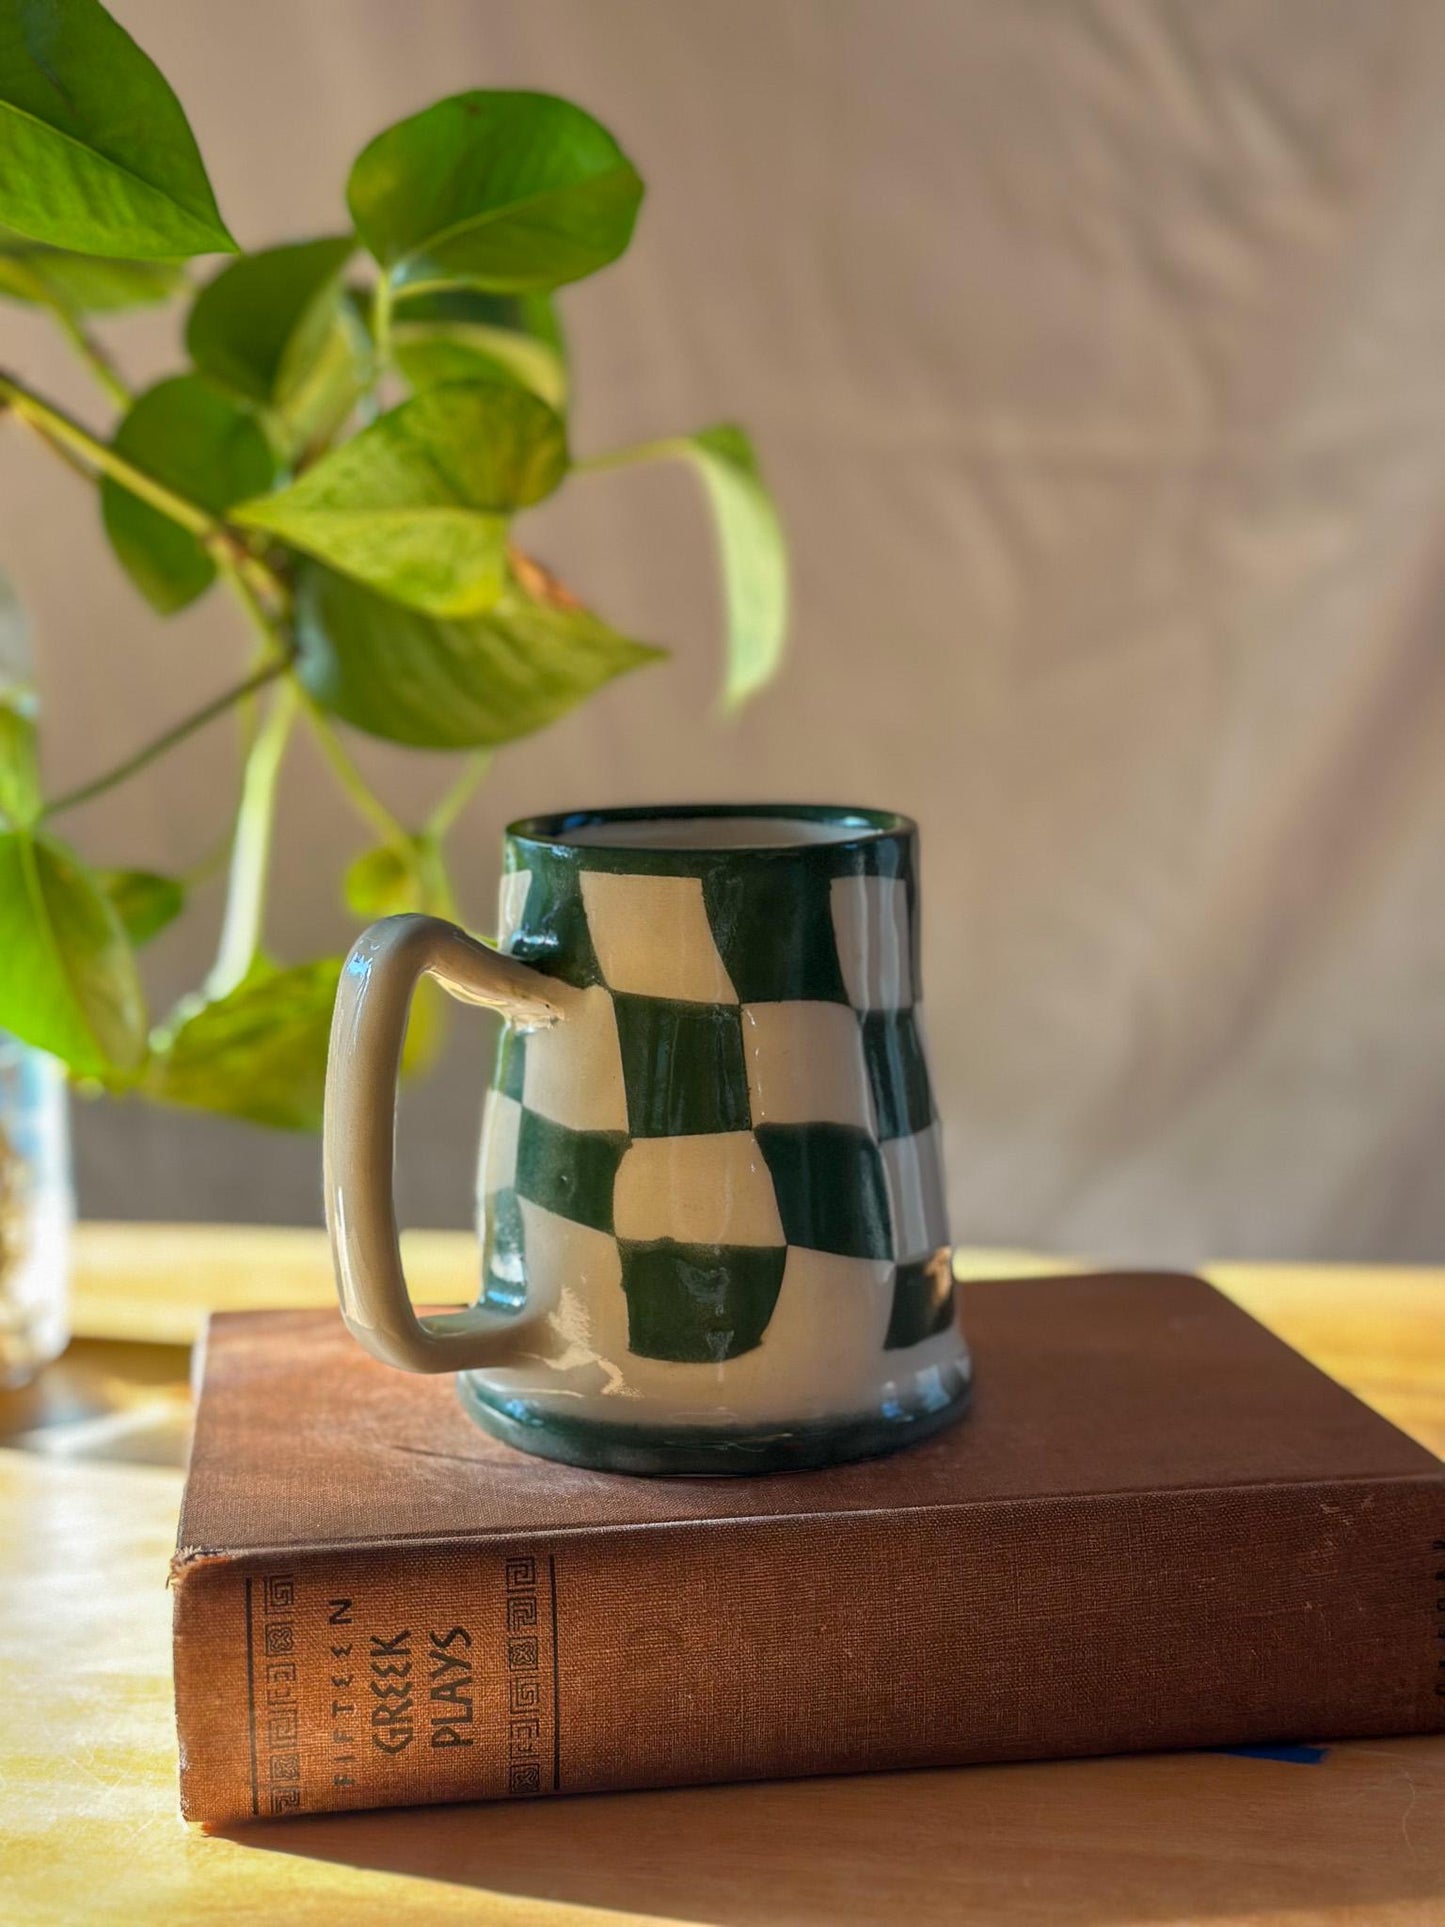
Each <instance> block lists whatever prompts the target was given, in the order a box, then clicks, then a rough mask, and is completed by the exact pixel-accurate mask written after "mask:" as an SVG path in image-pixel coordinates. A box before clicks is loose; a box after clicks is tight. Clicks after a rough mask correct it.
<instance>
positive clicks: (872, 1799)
mask: <svg viewBox="0 0 1445 1927" xmlns="http://www.w3.org/2000/svg"><path fill="white" fill-rule="evenodd" d="M411 1258H412V1263H413V1278H414V1283H415V1285H416V1289H417V1292H418V1296H421V1297H426V1298H429V1299H432V1300H446V1299H448V1298H462V1297H465V1296H468V1295H469V1290H468V1287H469V1283H470V1280H471V1278H472V1276H473V1274H474V1267H475V1254H474V1249H473V1246H472V1243H471V1241H470V1240H469V1239H467V1238H464V1237H460V1236H453V1235H451V1234H443V1233H433V1234H427V1235H425V1236H422V1237H420V1238H418V1239H416V1240H414V1241H413V1250H412V1252H411ZM965 1268H966V1269H967V1270H970V1271H971V1272H972V1273H973V1275H975V1276H978V1275H984V1274H991V1275H996V1276H997V1275H1008V1274H1013V1273H1018V1274H1019V1275H1020V1276H1021V1279H1022V1277H1023V1276H1024V1275H1025V1274H1026V1273H1027V1272H1029V1271H1030V1270H1039V1269H1048V1268H1056V1266H1048V1265H1044V1264H1041V1263H1039V1262H1038V1261H1032V1260H1029V1259H1027V1258H1024V1257H1022V1256H1021V1255H1020V1254H1016V1253H1010V1254H1006V1253H973V1254H969V1260H968V1264H967V1266H966V1267H965ZM1208 1271H1209V1275H1210V1276H1211V1277H1213V1278H1214V1279H1215V1281H1216V1282H1217V1283H1219V1284H1220V1285H1221V1286H1222V1287H1223V1288H1224V1289H1225V1290H1227V1291H1228V1292H1229V1293H1230V1295H1231V1296H1233V1297H1235V1298H1237V1299H1238V1300H1239V1301H1240V1302H1241V1303H1243V1304H1244V1305H1245V1306H1246V1307H1247V1308H1248V1309H1249V1310H1251V1311H1252V1312H1254V1313H1255V1315H1256V1316H1258V1317H1260V1318H1262V1319H1263V1320H1264V1322H1265V1323H1267V1324H1269V1325H1271V1326H1272V1327H1273V1328H1274V1329H1275V1330H1277V1331H1278V1332H1279V1333H1280V1334H1281V1335H1282V1336H1283V1337H1285V1338H1287V1339H1288V1340H1289V1341H1290V1342H1291V1343H1293V1344H1295V1345H1297V1346H1299V1348H1300V1349H1301V1350H1303V1351H1305V1352H1306V1353H1308V1355H1309V1356H1310V1357H1312V1358H1314V1359H1315V1361H1316V1362H1317V1363H1318V1364H1320V1365H1322V1366H1323V1367H1324V1368H1325V1369H1326V1370H1327V1371H1330V1372H1332V1373H1334V1375H1335V1376H1336V1377H1338V1378H1340V1379H1342V1380H1343V1381H1344V1382H1345V1383H1346V1384H1348V1385H1350V1386H1351V1387H1352V1389H1354V1390H1355V1391H1356V1392H1358V1393H1359V1394H1360V1396H1362V1397H1363V1398H1366V1399H1367V1400H1368V1401H1369V1402H1370V1403H1371V1404H1373V1405H1375V1406H1376V1407H1377V1408H1378V1409H1379V1410H1380V1411H1382V1412H1384V1413H1385V1414H1386V1416H1387V1417H1390V1418H1392V1419H1393V1420H1394V1421H1395V1423H1396V1424H1398V1425H1400V1426H1402V1427H1403V1428H1404V1429H1405V1430H1406V1431H1409V1432H1411V1433H1413V1434H1414V1435H1415V1436H1416V1437H1417V1438H1420V1439H1421V1440H1423V1441H1424V1442H1425V1443H1426V1444H1428V1445H1430V1446H1431V1447H1432V1448H1433V1449H1434V1450H1436V1451H1437V1452H1445V1272H1424V1271H1402V1270H1393V1271H1392V1270H1386V1269H1361V1268H1346V1267H1312V1266H1293V1267H1281V1266H1264V1265H1260V1266H1248V1265H1219V1266H1210V1267H1208ZM1020 1289H1021V1290H1026V1289H1027V1284H1026V1283H1024V1282H1021V1283H1020ZM330 1293H331V1286H330V1277H329V1269H328V1265H327V1261H326V1256H325V1251H324V1246H323V1243H322V1241H321V1239H320V1236H319V1234H315V1233H312V1232H304V1231H243V1230H232V1229H227V1228H195V1229H183V1228H179V1227H165V1226H125V1227H122V1226H103V1225H91V1226H86V1227H84V1228H83V1230H82V1232H81V1234H80V1241H79V1276H78V1279H77V1290H76V1305H75V1325H76V1329H77V1332H78V1333H79V1334H80V1336H79V1337H78V1339H77V1341H76V1343H75V1344H73V1345H72V1347H71V1349H70V1351H69V1353H67V1355H66V1357H65V1358H64V1359H63V1360H62V1361H60V1362H59V1364H58V1365H56V1366H55V1367H53V1368H52V1369H51V1370H50V1371H49V1372H47V1373H46V1374H45V1375H44V1377H43V1378H42V1379H41V1380H40V1381H39V1383H38V1384H37V1385H35V1386H33V1387H31V1388H29V1389H28V1390H26V1391H24V1392H19V1393H12V1394H0V1696H3V1700H0V1703H3V1705H4V1707H5V1709H6V1710H5V1718H4V1720H3V1723H0V1920H3V1921H4V1922H5V1923H7V1927H9V1924H10V1923H15V1924H16V1927H20V1923H30V1922H45V1923H50V1922H71V1921H76V1922H89V1921H98V1920H104V1921H106V1922H107V1923H126V1922H146V1923H148V1927H149V1924H152V1923H155V1922H158V1921H167V1920H179V1921H186V1922H192V1921H205V1922H207V1923H210V1922H216V1921H248V1922H249V1921H254V1922H257V1923H271V1922H276V1923H280V1922H286V1923H290V1922H303V1923H310V1922H331V1921H336V1922H346V1923H357V1924H358V1927H360V1924H361V1923H369V1922H373V1921H375V1922H378V1923H381V1922H385V1923H387V1924H388V1927H393V1924H394V1923H397V1922H403V1921H426V1922H430V1921H450V1920H454V1919H455V1920H463V1919H464V1920H467V1921H469V1922H473V1923H479V1924H480V1927H494V1924H495V1927H501V1924H502V1923H506V1927H562V1923H569V1924H572V1923H575V1924H576V1927H583V1923H590V1924H591V1927H601V1923H605V1922H617V1921H628V1922H644V1921H645V1922H648V1923H652V1927H665V1923H668V1922H687V1923H694V1924H697V1927H701V1924H702V1923H708V1924H709V1927H815V1924H816V1927H824V1923H826V1924H827V1927H848V1924H850V1923H865V1922H866V1923H879V1924H880V1927H883V1924H885V1923H886V1924H887V1927H892V1923H895V1922H897V1923H904V1922H907V1923H917V1924H918V1927H931V1923H934V1922H938V1923H943V1922H947V1923H950V1927H953V1924H954V1923H959V1924H960V1927H972V1923H990V1924H992V1923H998V1922H1022V1923H1039V1927H1043V1923H1048V1927H1073V1924H1074V1923H1078V1927H1084V1924H1085V1923H1087V1924H1089V1927H1114V1924H1115V1923H1126V1922H1139V1923H1144V1922H1165V1921H1168V1922H1173V1923H1177V1922H1185V1921H1199V1922H1208V1923H1210V1927H1235V1924H1236V1923H1240V1924H1242V1923H1245V1922H1250V1923H1257V1924H1258V1927H1264V1923H1266V1922H1268V1923H1269V1927H1305V1924H1306V1923H1309V1927H1318V1924H1319V1923H1321V1922H1328V1923H1331V1924H1332V1927H1367V1924H1368V1927H1406V1923H1408V1924H1409V1927H1417V1924H1418V1927H1427V1924H1428V1927H1440V1923H1445V1740H1423V1739H1415V1740H1380V1741H1374V1742H1370V1743H1368V1744H1354V1745H1348V1746H1338V1747H1333V1748H1330V1749H1328V1750H1327V1752H1326V1753H1325V1756H1324V1758H1323V1759H1322V1760H1320V1761H1319V1762H1318V1763H1317V1764H1297V1763H1293V1762H1288V1761H1283V1760H1275V1759H1267V1758H1260V1757H1256V1756H1240V1755H1232V1754H1212V1753H1196V1754H1169V1755H1159V1756H1155V1757H1152V1758H1135V1759H1111V1760H1083V1761H1067V1762H1058V1763H1051V1764H1040V1765H1028V1766H1007V1767H968V1768H962V1769H958V1770H954V1771H947V1772H931V1773H910V1774H881V1775H873V1776H861V1777H857V1778H853V1779H839V1780H813V1781H794V1782H791V1783H787V1784H781V1785H773V1786H737V1787H706V1788H698V1789H695V1790H684V1791H677V1792H667V1793H635V1794H613V1795H608V1796H595V1797H592V1798H577V1799H568V1800H555V1801H543V1802H536V1803H526V1802H519V1803H515V1804H505V1803H502V1804H497V1805H492V1806H469V1807H451V1808H431V1809H415V1810H411V1811H406V1812H391V1813H362V1814H348V1815H343V1816H335V1817H331V1818H327V1817H318V1818H314V1819H309V1820H300V1821H293V1822H288V1823H284V1824H283V1823H277V1824H272V1825H265V1826H256V1827H251V1828H247V1829H238V1830H237V1831H236V1832H235V1833H234V1834H232V1835H231V1836H230V1837H219V1836H209V1835H206V1834H204V1833H202V1832H201V1831H199V1830H198V1829H194V1828H187V1827H185V1826H184V1825H183V1824H182V1822H181V1820H180V1819H179V1818H178V1816H177V1810H176V1800H175V1742H174V1733H173V1729H172V1725H171V1708H170V1653H169V1630H170V1627H169V1600H168V1597H167V1594H166V1591H165V1584H164V1581H165V1571H166V1564H167V1560H168V1558H169V1555H170V1551H171V1547H172V1544H173V1541H174V1535H175V1519H176V1508H177V1504H178V1502H179V1497H180V1483H181V1478H180V1470H179V1468H180V1466H181V1465H182V1464H183V1462H184V1453H185V1449H186V1442H187V1437H188V1430H189V1399H188V1393H187V1385H186V1374H187V1351H186V1346H187V1344H188V1341H189V1339H190V1338H191V1336H193V1334H194V1332H195V1329H196V1327H197V1324H198V1322H199V1319H200V1317H201V1315H202V1313H203V1312H204V1310H205V1309H206V1308H208V1307H210V1306H228V1307H236V1306H255V1305H261V1304H286V1305H304V1304H324V1303H327V1302H329V1299H330Z"/></svg>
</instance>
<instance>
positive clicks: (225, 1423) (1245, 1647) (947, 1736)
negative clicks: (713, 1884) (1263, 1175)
mask: <svg viewBox="0 0 1445 1927" xmlns="http://www.w3.org/2000/svg"><path fill="white" fill-rule="evenodd" d="M964 1317H965V1323H966V1325H967V1328H968V1331H969V1336H970V1340H971V1343H972V1346H973V1349H974V1354H975V1359H976V1365H977V1390H976V1397H975V1405H974V1409H973V1412H972V1413H971V1414H970V1416H969V1417H967V1418H966V1419H964V1420H963V1421H962V1422H961V1423H960V1424H959V1425H957V1426H956V1427H954V1428H953V1429H951V1430H950V1431H948V1432H945V1433H943V1434H941V1435H940V1436H938V1437H937V1438H935V1439H932V1440H929V1441H927V1442H925V1443H923V1444H920V1445H917V1446H914V1447H912V1448H911V1449H909V1450H906V1451H903V1452H901V1453H898V1454H896V1455H894V1456H893V1457H891V1458H886V1459H877V1460H873V1461H870V1462H868V1463H864V1464H858V1465H851V1466H844V1467H839V1468H835V1469H833V1470H831V1471H824V1472H803V1473H789V1474H779V1475H775V1476H769V1477H762V1478H753V1479H717V1478H714V1479H702V1478H682V1479H634V1478H624V1477H620V1476H618V1475H616V1474H609V1473H600V1472H599V1473H594V1472H584V1471H579V1470H576V1469H574V1468H571V1467H567V1466H562V1465H554V1464H550V1463H547V1462H546V1461H543V1460H540V1459H532V1458H528V1457H525V1456H523V1455H521V1454H519V1453H517V1452H514V1451H512V1450H510V1449H509V1448H507V1447H506V1446H503V1445H500V1444H498V1443H496V1442H495V1441H493V1440H492V1439H490V1438H489V1437H488V1436H487V1435H486V1434H485V1433H484V1432H482V1431H481V1430H480V1428H479V1427H478V1426H477V1425H476V1424H475V1423H474V1422H473V1421H472V1420H471V1419H470V1418H468V1417H467V1416H466V1414H465V1413H464V1412H463V1411H462V1410H461V1407H460V1405H459V1404H458V1402H457V1398H456V1392H455V1387H454V1385H453V1383H452V1381H451V1380H450V1379H445V1378H443V1379H428V1378H417V1377H410V1376H408V1375H406V1374H404V1373H401V1372H397V1371H393V1370H390V1369H388V1368H387V1367H386V1366H384V1365H380V1364H378V1363H377V1362H375V1361H374V1360H373V1359H371V1358H369V1357H367V1356H366V1355H365V1354H364V1353H363V1352H362V1351H361V1350H360V1348H359V1347H358V1346H357V1345H356V1344H355V1343H354V1342H353V1341H352V1340H351V1339H350V1338H349V1337H348V1336H347V1335H346V1333H345V1331H344V1330H343V1328H342V1326H341V1323H340V1320H339V1318H337V1317H336V1316H335V1315H333V1314H332V1313H329V1312H274V1313H272V1312H259V1313H247V1314H229V1313H228V1314H222V1315H219V1316H217V1317H215V1318H213V1320H212V1321H211V1325H210V1330H209V1334H208V1339H207V1343H206V1347H205V1353H204V1365H203V1376H202V1381H201V1389H200V1407H199V1412H198V1414H197V1421H196V1433H195V1444H194V1447H193V1451H192V1456H191V1468H190V1474H189V1478H188V1482H187V1486H186V1495H185V1501H184V1506H183V1509H182V1514H181V1527H180V1542H179V1549H178V1551H177V1554H176V1558H175V1562H174V1566H173V1572H172V1582H173V1585H174V1588H175V1676H176V1707H177V1720H178V1727H179V1735H180V1752H181V1798H182V1806H183V1809H184V1811H185V1813H186V1815H187V1816H188V1817H189V1818H191V1819H196V1820H205V1821H210V1822H233V1821H237V1820H246V1819H251V1818H255V1817H267V1816H270V1815H273V1814H287V1813H296V1812H312V1811H318V1810H323V1809H332V1808H342V1807H366V1806H393V1805H405V1804H410V1803H413V1802H422V1801H437V1800H465V1799H483V1798H495V1797H501V1796H507V1795H511V1796H514V1797H529V1796H536V1795H545V1794H551V1793H572V1792H582V1791H590V1790H598V1789H605V1788H618V1787H634V1786H667V1785H679V1784H685V1783H689V1782H699V1781H708V1780H730V1779H762V1778H776V1777H781V1776H785V1775H793V1774H807V1773H838V1772H845V1771H856V1770H862V1769H868V1768H882V1767H916V1766H927V1765H944V1764H951V1763H960V1762H966V1761H977V1760H1015V1759H1030V1758H1040V1757H1051V1756H1063V1755H1077V1754H1085V1753H1106V1752H1122V1751H1135V1750H1141V1749H1148V1748H1158V1747H1192V1746H1218V1745H1234V1744H1247V1743H1252V1742H1268V1741H1289V1740H1333V1739H1345V1738H1349V1737H1355V1736H1362V1735H1370V1734H1385V1733H1406V1732H1419V1731H1429V1730H1434V1729H1437V1728H1440V1727H1445V1670H1442V1665H1441V1662H1442V1660H1445V1643H1442V1642H1441V1640H1440V1639H1439V1634H1440V1633H1441V1631H1442V1630H1445V1620H1442V1619H1441V1617H1440V1613H1439V1610H1438V1601H1439V1599H1440V1595H1441V1574H1442V1570H1445V1468H1442V1466H1441V1464H1440V1462H1439V1461H1438V1460H1436V1459H1435V1458H1434V1457H1433V1456H1432V1455H1431V1454H1430V1453H1429V1452H1427V1451H1425V1450H1424V1448H1423V1447H1421V1446H1419V1445H1416V1444H1414V1443H1413V1442H1412V1441H1411V1440H1410V1439H1408V1438H1406V1437H1405V1436H1404V1435H1403V1434H1402V1433H1400V1432H1398V1431H1397V1430H1395V1428H1394V1427H1393V1426H1391V1425H1389V1424H1387V1423H1386V1422H1385V1420H1383V1419H1382V1418H1379V1417H1378V1416H1377V1415H1376V1414H1375V1413H1373V1412H1371V1411H1370V1410H1369V1409H1368V1408H1367V1407H1366V1406H1364V1405H1362V1404H1361V1403H1360V1402H1359V1401H1358V1400H1357V1399H1355V1398H1354V1397H1352V1396H1351V1395H1350V1394H1349V1393H1348V1392H1346V1391H1344V1390H1343V1389H1342V1388H1341V1387H1340V1386H1339V1385H1337V1384H1335V1383H1334V1382H1333V1381H1332V1380H1330V1379H1328V1378H1326V1377H1325V1376H1324V1375H1323V1374H1322V1373H1320V1372H1318V1371H1316V1370H1315V1368H1314V1367H1313V1366H1311V1365H1309V1364H1307V1363H1306V1362H1305V1361H1304V1360H1303V1359H1302V1358H1300V1357H1299V1356H1298V1355H1297V1354H1296V1353H1294V1352H1292V1351H1291V1350H1290V1349H1289V1348H1288V1347H1287V1346H1285V1345H1283V1344H1282V1343H1280V1341H1279V1340H1277V1339H1276V1338H1274V1337H1272V1336H1271V1335H1270V1334H1269V1333H1268V1332H1266V1331H1265V1330H1264V1329H1263V1328H1262V1327H1261V1326H1260V1325H1258V1324H1256V1323H1255V1322H1254V1320H1252V1319H1251V1318H1249V1317H1248V1316H1246V1314H1245V1313H1244V1312H1242V1311H1240V1310H1239V1309H1238V1308H1237V1307H1235V1306H1234V1305H1233V1304H1231V1303H1230V1302H1229V1301H1228V1300H1227V1299H1225V1298H1223V1297H1222V1296H1221V1295H1220V1294H1219V1293H1217V1292H1216V1291H1214V1290H1213V1289H1212V1288H1211V1287H1210V1286H1209V1285H1207V1284H1205V1283H1204V1282H1203V1281H1202V1280H1200V1279H1197V1278H1187V1277H1179V1276H1173V1275H1167V1274H1095V1275H1089V1276H1083V1277H1074V1278H1050V1279H1038V1280H1033V1279H1031V1280H1026V1281H1006V1282H998V1283H987V1284H976V1285H972V1286H970V1287H969V1289H968V1292H967V1294H966V1301H965V1306H964Z"/></svg>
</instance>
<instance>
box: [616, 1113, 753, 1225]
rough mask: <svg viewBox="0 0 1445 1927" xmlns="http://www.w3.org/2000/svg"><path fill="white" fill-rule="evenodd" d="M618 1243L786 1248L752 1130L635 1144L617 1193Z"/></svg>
mask: <svg viewBox="0 0 1445 1927" xmlns="http://www.w3.org/2000/svg"><path fill="white" fill-rule="evenodd" d="M612 1225H613V1230H614V1231H615V1232H616V1234H617V1236H618V1237H619V1238H626V1239H629V1240H630V1239H637V1240H640V1241H643V1242H647V1241H650V1240H652V1239H655V1238H673V1239H675V1240H676V1241H677V1242H678V1243H679V1244H693V1245H775V1246H776V1245H782V1244H785V1243H786V1242H787V1240H786V1239H785V1238H784V1236H783V1223H782V1219H781V1218H780V1217H779V1216H778V1200H777V1196H776V1194H775V1193H774V1191H773V1179H772V1173H771V1172H770V1171H769V1170H768V1166H767V1162H766V1160H765V1159H764V1157H763V1153H762V1150H761V1148H760V1146H759V1144H758V1141H757V1139H756V1138H755V1137H754V1136H753V1134H752V1132H751V1131H715V1132H712V1133H709V1134H707V1135H705V1136H698V1137H641V1138H635V1139H634V1140H633V1142H632V1144H631V1145H630V1147H629V1148H628V1149H627V1150H626V1151H625V1152H624V1153H623V1157H622V1162H621V1164H620V1165H619V1166H618V1170H617V1179H616V1183H615V1184H614V1186H613V1192H612Z"/></svg>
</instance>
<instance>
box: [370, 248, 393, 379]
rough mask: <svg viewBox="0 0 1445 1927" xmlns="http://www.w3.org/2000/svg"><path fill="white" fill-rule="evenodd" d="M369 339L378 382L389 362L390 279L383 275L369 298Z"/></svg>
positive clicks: (379, 277) (378, 279)
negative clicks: (374, 359)
mask: <svg viewBox="0 0 1445 1927" xmlns="http://www.w3.org/2000/svg"><path fill="white" fill-rule="evenodd" d="M371 339H372V344H373V353H374V355H375V358H376V380H377V381H380V380H381V377H382V375H383V374H384V372H385V370H386V364H387V363H388V362H389V361H390V360H391V277H390V275H388V274H385V273H383V274H381V275H378V277H377V282H376V287H375V289H374V291H373V293H372V297H371ZM374 385H375V384H373V386H374Z"/></svg>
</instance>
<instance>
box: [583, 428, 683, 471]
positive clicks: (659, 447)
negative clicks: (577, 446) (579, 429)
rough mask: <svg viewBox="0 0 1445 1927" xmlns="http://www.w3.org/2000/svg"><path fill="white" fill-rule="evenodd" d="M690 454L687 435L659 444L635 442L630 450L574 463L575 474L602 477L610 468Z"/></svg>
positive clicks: (609, 452) (676, 436)
mask: <svg viewBox="0 0 1445 1927" xmlns="http://www.w3.org/2000/svg"><path fill="white" fill-rule="evenodd" d="M687 453H688V444H687V437H686V436H685V435H670V436H667V437H665V438H664V439H663V440H662V441H657V442H634V443H633V444H632V446H631V447H630V448H613V449H609V450H608V451H607V453H606V454H605V455H587V456H584V458H583V459H582V460H581V461H574V462H573V464H572V469H573V472H574V473H575V474H582V475H602V474H605V472H606V471H607V470H608V469H609V468H630V467H631V466H632V464H633V463H634V462H665V461H669V460H671V459H673V458H675V457H677V456H681V455H686V454H687Z"/></svg>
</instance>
